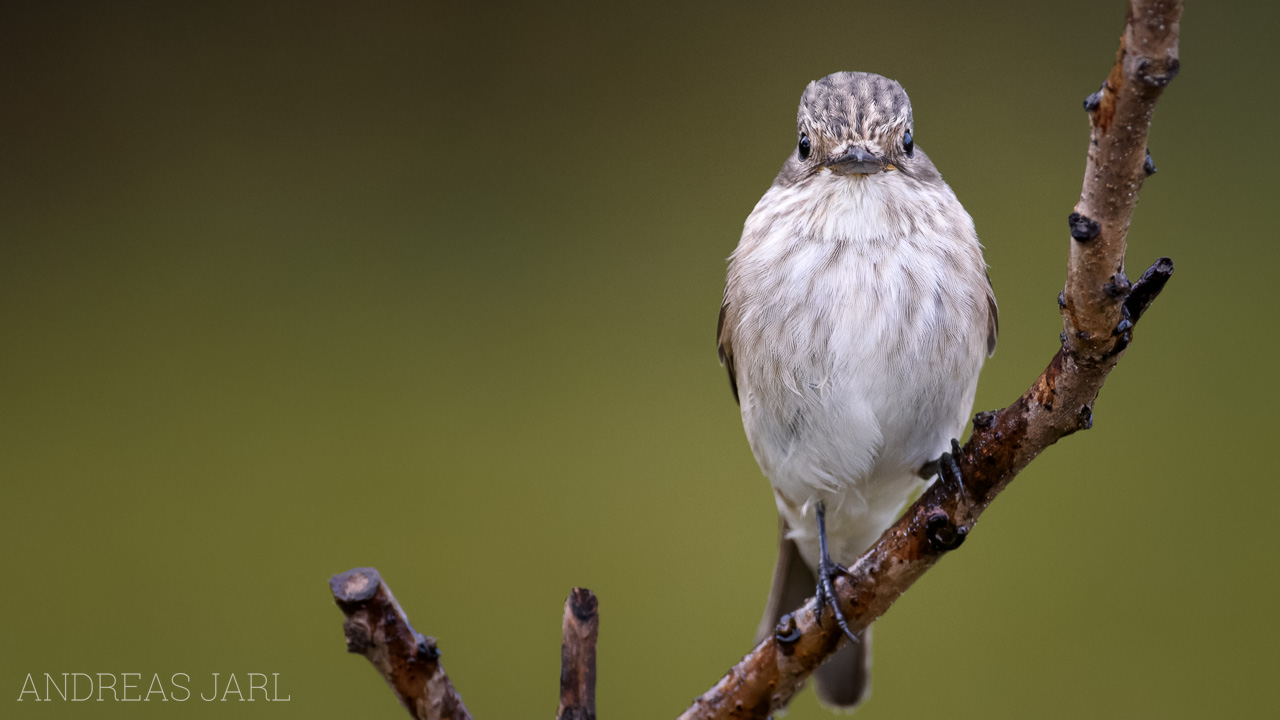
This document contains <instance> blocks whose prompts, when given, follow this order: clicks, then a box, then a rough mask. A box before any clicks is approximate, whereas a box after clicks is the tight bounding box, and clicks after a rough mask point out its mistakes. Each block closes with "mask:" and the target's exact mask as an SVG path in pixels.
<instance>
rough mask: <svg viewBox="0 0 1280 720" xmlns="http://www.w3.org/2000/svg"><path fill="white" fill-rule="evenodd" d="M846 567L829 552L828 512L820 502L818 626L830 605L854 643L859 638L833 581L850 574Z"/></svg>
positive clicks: (837, 620)
mask: <svg viewBox="0 0 1280 720" xmlns="http://www.w3.org/2000/svg"><path fill="white" fill-rule="evenodd" d="M848 572H849V571H848V570H846V569H845V568H844V567H842V566H840V565H838V564H836V563H835V562H832V560H831V553H829V552H828V551H827V510H826V507H825V506H823V504H822V501H821V500H819V501H818V589H817V591H816V592H815V593H814V594H815V595H816V596H817V599H818V612H817V619H818V624H819V625H821V624H822V608H823V606H824V605H830V606H831V611H832V612H833V613H835V616H836V624H837V625H839V626H840V629H841V630H843V631H844V634H845V635H847V636H848V637H849V639H850V640H852V641H854V642H859V640H858V636H857V635H854V634H853V631H852V630H850V629H849V621H848V620H845V617H844V612H843V611H841V610H840V599H839V598H838V597H837V596H836V588H835V585H834V584H832V582H831V579H832V578H833V577H835V576H836V575H837V574H839V573H846V574H847V573H848Z"/></svg>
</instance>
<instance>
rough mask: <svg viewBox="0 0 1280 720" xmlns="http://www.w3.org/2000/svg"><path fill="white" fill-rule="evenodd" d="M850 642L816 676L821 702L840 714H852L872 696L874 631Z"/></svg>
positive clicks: (815, 685) (814, 683)
mask: <svg viewBox="0 0 1280 720" xmlns="http://www.w3.org/2000/svg"><path fill="white" fill-rule="evenodd" d="M858 638H859V639H860V640H861V641H862V642H860V643H857V644H854V643H851V642H847V643H845V644H844V645H842V646H841V647H840V649H839V650H837V651H836V654H835V655H832V656H831V657H830V658H828V659H827V661H826V662H824V663H822V665H821V666H819V667H818V669H817V670H815V671H814V673H813V689H814V691H815V692H817V693H818V700H819V701H820V702H821V703H822V704H823V705H825V706H827V707H828V708H830V709H832V710H835V711H837V712H844V713H851V712H853V711H854V710H856V709H857V708H858V706H859V705H861V704H862V702H863V701H864V700H866V699H867V698H868V697H870V695H871V628H867V629H866V630H864V631H862V632H861V633H859V634H858Z"/></svg>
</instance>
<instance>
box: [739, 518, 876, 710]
mask: <svg viewBox="0 0 1280 720" xmlns="http://www.w3.org/2000/svg"><path fill="white" fill-rule="evenodd" d="M778 531H779V532H778V564H777V565H775V566H774V569H773V588H772V590H771V591H770V592H769V602H768V603H767V604H766V605H765V609H764V617H763V618H761V620H760V627H759V629H757V630H756V642H760V641H761V640H763V639H764V638H766V637H768V636H769V635H772V634H773V631H774V628H776V627H777V625H778V620H780V619H781V618H782V616H783V615H784V614H786V613H789V612H791V611H793V610H795V609H796V608H799V607H800V606H801V605H803V604H804V602H805V600H807V599H809V598H810V597H812V596H813V590H814V588H815V587H816V586H817V579H816V578H815V577H814V575H813V571H811V570H810V569H809V566H808V564H806V563H805V561H804V558H802V557H801V556H800V550H799V549H798V548H797V547H796V544H795V543H794V542H792V541H791V540H789V539H787V525H786V522H785V521H782V520H779V527H778ZM859 637H860V639H861V640H862V642H860V643H856V644H855V643H852V642H847V643H845V644H844V645H843V646H841V647H840V649H839V650H837V651H836V653H835V655H832V656H831V657H830V658H828V659H827V661H826V662H824V663H823V664H822V665H821V666H820V667H819V668H818V669H817V671H815V672H814V674H813V678H814V690H816V691H817V693H818V700H820V701H821V702H822V704H823V705H826V706H827V707H828V708H830V709H832V710H836V711H839V712H846V713H848V712H853V710H854V709H855V708H856V707H857V706H858V705H859V704H860V703H861V702H862V701H863V700H865V699H866V698H867V696H868V695H869V694H870V689H871V676H870V672H871V629H870V628H867V629H866V630H864V631H863V632H862V633H861V635H859Z"/></svg>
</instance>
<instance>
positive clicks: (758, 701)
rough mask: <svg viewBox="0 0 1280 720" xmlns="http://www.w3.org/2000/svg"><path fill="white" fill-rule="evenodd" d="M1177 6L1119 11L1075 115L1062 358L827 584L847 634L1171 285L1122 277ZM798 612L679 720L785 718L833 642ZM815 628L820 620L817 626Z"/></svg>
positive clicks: (1046, 429) (1077, 399)
mask: <svg viewBox="0 0 1280 720" xmlns="http://www.w3.org/2000/svg"><path fill="white" fill-rule="evenodd" d="M1181 17H1182V2H1181V1H1180V0H1130V3H1129V12H1128V16H1127V17H1126V20H1125V31H1124V35H1123V37H1122V38H1121V42H1120V50H1119V52H1117V54H1116V61H1115V65H1114V66H1113V67H1112V69H1111V73H1110V74H1109V75H1108V77H1107V80H1106V82H1105V83H1104V85H1103V87H1102V89H1101V90H1099V91H1098V92H1097V93H1095V94H1094V95H1091V96H1090V97H1089V98H1088V99H1087V100H1086V101H1085V107H1086V108H1087V109H1088V110H1089V117H1090V124H1091V126H1092V130H1091V133H1090V142H1089V156H1088V164H1087V166H1086V169H1085V176H1084V186H1083V189H1082V191H1081V194H1080V201H1079V202H1078V203H1077V204H1076V207H1075V211H1074V212H1072V213H1071V216H1070V218H1069V225H1070V232H1071V238H1072V239H1071V240H1070V241H1069V243H1070V251H1069V252H1070V254H1069V258H1068V264H1067V282H1066V288H1065V290H1064V291H1063V293H1062V295H1060V296H1059V301H1060V304H1061V305H1062V310H1063V321H1064V327H1065V332H1064V333H1063V335H1062V348H1061V349H1060V350H1059V351H1058V352H1057V354H1055V355H1054V357H1053V359H1052V360H1051V361H1050V362H1049V366H1048V367H1047V368H1045V370H1044V372H1042V373H1041V374H1040V377H1038V378H1036V381H1035V382H1034V383H1033V384H1032V385H1031V387H1030V388H1029V389H1028V390H1027V391H1026V392H1025V393H1024V394H1023V395H1022V397H1020V398H1018V400H1017V401H1015V402H1014V403H1013V404H1012V405H1009V406H1008V407H1006V408H1004V409H1003V410H1000V411H999V412H994V413H979V414H978V415H977V416H976V417H975V418H974V421H973V425H974V430H973V435H972V436H971V437H970V438H969V442H968V443H967V444H966V445H965V447H964V448H963V449H960V448H958V447H957V448H955V456H956V460H957V462H958V464H959V467H960V470H961V475H962V476H963V481H962V484H961V482H955V481H952V482H946V481H939V482H935V483H934V484H933V485H932V486H930V488H929V489H928V490H927V491H926V492H925V494H924V496H923V497H921V498H920V499H919V500H918V501H917V502H916V503H915V504H914V505H913V506H912V507H911V508H910V509H909V510H908V511H907V512H906V514H905V515H903V517H902V518H901V519H899V520H898V522H897V523H895V524H894V525H893V527H891V528H889V529H888V530H887V531H886V532H885V534H884V535H883V536H881V538H880V540H879V541H878V542H877V543H876V545H875V546H874V547H872V548H871V549H870V550H868V551H867V553H866V554H864V555H863V556H862V557H861V558H859V560H858V561H857V563H855V564H854V565H853V567H851V568H850V570H849V574H848V575H847V576H841V577H840V578H838V579H837V581H836V591H837V594H838V596H839V602H840V604H841V607H842V609H843V610H844V614H845V617H846V618H847V619H848V620H849V624H850V626H851V628H852V629H853V630H854V631H855V632H857V631H860V630H862V629H864V628H866V627H867V626H868V625H869V624H870V623H871V622H872V621H873V620H875V619H876V618H878V617H880V615H882V614H883V613H884V612H885V611H886V610H887V609H888V608H889V606H890V605H892V604H893V601H894V600H896V599H897V598H898V596H900V595H901V594H902V593H903V592H905V591H906V590H907V588H909V587H910V586H911V584H912V583H914V582H915V580H916V579H917V578H919V577H920V576H921V575H923V574H924V572H925V571H926V570H928V569H929V568H930V567H932V566H933V564H934V563H935V562H937V560H938V558H939V557H941V556H942V555H943V554H944V553H946V552H947V551H949V550H953V549H955V548H957V547H959V545H960V543H962V542H963V541H964V538H965V536H966V535H967V534H968V532H969V530H970V529H971V528H972V527H973V524H974V523H975V522H976V521H977V519H978V516H979V515H981V514H982V511H983V510H985V509H986V507H987V506H988V505H989V504H990V503H991V501H992V500H994V499H995V497H996V495H998V494H999V493H1000V491H1001V490H1003V489H1004V488H1005V487H1006V486H1007V485H1008V484H1009V482H1010V481H1011V480H1013V478H1014V476H1015V475H1017V474H1018V472H1019V471H1021V470H1022V469H1023V468H1024V467H1026V466H1027V464H1028V463H1030V462H1031V461H1032V460H1034V459H1035V457H1036V456H1037V455H1039V454H1040V453H1041V452H1042V451H1043V450H1044V449H1045V448H1047V447H1049V446H1050V445H1052V444H1053V443H1054V442H1056V441H1057V440H1058V439H1060V438H1062V437H1065V436H1066V435H1070V434H1071V433H1073V432H1075V431H1077V430H1083V429H1087V428H1089V427H1090V426H1091V425H1092V422H1093V403H1094V401H1095V400H1096V399H1097V396H1098V391H1099V390H1100V389H1101V388H1102V384H1103V382H1104V381H1105V380H1106V377H1107V374H1108V373H1109V372H1110V371H1111V369H1112V368H1113V367H1115V364H1116V363H1117V362H1118V361H1119V359H1120V357H1121V356H1122V355H1123V352H1124V350H1125V348H1126V347H1127V346H1128V344H1129V341H1130V340H1131V338H1132V332H1133V324H1134V323H1135V322H1137V320H1138V319H1139V318H1140V317H1141V316H1142V313H1143V312H1144V311H1145V310H1146V309H1147V307H1148V306H1149V305H1150V304H1151V302H1152V301H1153V300H1154V299H1155V297H1156V295H1158V294H1159V292H1160V290H1161V289H1163V287H1164V284H1165V282H1167V281H1168V279H1169V277H1170V276H1171V275H1172V273H1173V263H1172V261H1170V260H1169V259H1168V258H1161V259H1160V260H1158V261H1156V263H1155V264H1154V265H1152V266H1151V268H1150V269H1148V270H1147V271H1146V273H1144V274H1143V276H1142V279H1141V280H1139V282H1138V283H1137V284H1134V285H1131V284H1130V283H1129V281H1128V279H1127V278H1126V277H1125V275H1124V253H1125V237H1126V234H1127V232H1128V229H1129V221H1130V219H1131V218H1132V216H1133V208H1134V205H1135V204H1136V203H1137V200H1138V191H1139V190H1140V189H1141V187H1142V183H1143V180H1144V179H1145V178H1146V176H1147V174H1148V172H1154V163H1151V162H1148V153H1147V130H1148V127H1149V125H1150V121H1151V115H1152V112H1153V111H1154V109H1155V103H1156V100H1157V99H1158V98H1159V96H1160V93H1161V91H1163V89H1164V88H1165V86H1167V85H1168V84H1169V82H1170V81H1171V80H1172V79H1173V77H1174V76H1175V75H1176V74H1177V72H1178V67H1179V63H1178V30H1179V22H1180V20H1181ZM824 610H825V608H819V607H818V606H816V605H815V603H814V602H813V600H812V599H810V601H809V602H808V603H807V604H806V605H805V606H804V607H803V608H801V609H799V610H797V611H796V612H795V613H792V614H791V615H788V616H785V617H784V618H783V620H782V622H781V623H780V624H779V627H780V628H783V626H785V632H779V633H775V635H774V636H772V637H769V638H767V639H765V640H764V641H763V642H761V643H760V644H759V645H757V646H756V648H755V649H754V650H752V651H751V653H749V654H748V655H747V656H746V657H744V658H743V659H742V661H741V662H739V663H738V664H737V665H735V666H734V667H733V669H732V670H730V672H729V674H728V675H726V676H724V677H723V678H722V679H721V680H720V682H718V683H717V684H716V685H715V686H714V687H713V688H711V689H710V690H709V691H707V692H706V693H705V694H703V695H702V697H700V698H698V699H697V700H696V701H694V704H693V705H692V706H691V707H690V708H689V709H688V710H686V711H685V713H684V714H683V715H682V716H681V718H682V720H695V719H709V718H765V717H768V716H769V715H771V714H772V713H773V712H775V711H777V710H779V709H781V708H783V707H786V705H787V704H788V703H789V702H790V701H791V698H792V697H794V695H795V694H796V692H797V691H799V689H800V687H801V686H802V684H803V683H804V681H805V679H806V678H807V677H808V676H809V674H810V673H812V672H813V671H814V669H815V668H817V667H818V665H819V664H820V663H821V662H822V661H823V660H825V659H826V658H827V657H829V656H830V655H831V654H832V653H833V652H835V650H836V648H837V647H839V645H840V643H841V642H844V637H843V634H842V633H841V632H840V631H839V630H838V629H837V628H836V624H835V622H834V621H833V618H832V617H831V613H829V612H827V613H825V614H826V617H825V618H819V617H816V616H815V613H822V612H823V611H824ZM819 620H825V621H824V622H819Z"/></svg>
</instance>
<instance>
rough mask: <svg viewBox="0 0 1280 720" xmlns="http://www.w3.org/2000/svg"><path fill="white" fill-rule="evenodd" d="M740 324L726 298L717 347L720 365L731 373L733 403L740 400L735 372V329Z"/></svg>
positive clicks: (719, 326)
mask: <svg viewBox="0 0 1280 720" xmlns="http://www.w3.org/2000/svg"><path fill="white" fill-rule="evenodd" d="M737 324H738V322H737V314H736V311H735V310H734V308H733V307H732V306H731V305H730V304H729V298H727V297H726V298H725V299H724V302H723V303H721V304H720V320H719V322H718V323H717V324H716V345H717V346H718V349H719V351H720V364H721V365H723V366H724V368H725V370H727V371H729V389H730V390H732V391H733V401H734V402H739V400H738V375H737V373H735V372H734V370H733V328H734V327H735V326H736V325H737Z"/></svg>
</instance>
